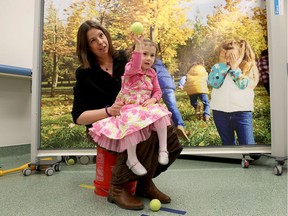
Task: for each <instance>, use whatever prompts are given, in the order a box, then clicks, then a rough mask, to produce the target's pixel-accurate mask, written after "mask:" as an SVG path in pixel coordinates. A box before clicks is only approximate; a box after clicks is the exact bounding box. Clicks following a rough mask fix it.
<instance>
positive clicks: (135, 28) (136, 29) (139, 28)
mask: <svg viewBox="0 0 288 216" xmlns="http://www.w3.org/2000/svg"><path fill="white" fill-rule="evenodd" d="M130 30H131V32H132V33H134V34H142V33H143V31H144V27H143V25H142V23H140V22H134V23H133V24H132V25H131V27H130Z"/></svg>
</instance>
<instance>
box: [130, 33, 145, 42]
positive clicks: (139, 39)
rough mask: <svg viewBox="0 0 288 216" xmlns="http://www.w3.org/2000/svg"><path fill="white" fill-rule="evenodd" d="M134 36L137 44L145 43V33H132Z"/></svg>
mask: <svg viewBox="0 0 288 216" xmlns="http://www.w3.org/2000/svg"><path fill="white" fill-rule="evenodd" d="M132 38H133V40H134V42H135V44H142V43H143V39H144V35H143V34H140V35H139V34H137V35H136V34H132Z"/></svg>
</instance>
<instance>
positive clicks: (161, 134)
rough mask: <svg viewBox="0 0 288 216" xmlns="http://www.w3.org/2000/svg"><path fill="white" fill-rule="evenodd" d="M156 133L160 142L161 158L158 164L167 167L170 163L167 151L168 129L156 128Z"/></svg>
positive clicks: (159, 157)
mask: <svg viewBox="0 0 288 216" xmlns="http://www.w3.org/2000/svg"><path fill="white" fill-rule="evenodd" d="M156 132H157V135H158V140H159V156H158V162H159V163H160V164H162V165H166V164H168V162H169V157H168V151H167V127H164V128H156Z"/></svg>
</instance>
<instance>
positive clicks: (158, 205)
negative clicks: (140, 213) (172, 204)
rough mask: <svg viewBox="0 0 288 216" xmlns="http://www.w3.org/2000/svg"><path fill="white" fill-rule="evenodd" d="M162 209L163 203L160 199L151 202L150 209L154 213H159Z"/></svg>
mask: <svg viewBox="0 0 288 216" xmlns="http://www.w3.org/2000/svg"><path fill="white" fill-rule="evenodd" d="M160 208H161V202H160V200H158V199H152V200H151V201H150V209H151V210H152V211H159V209H160Z"/></svg>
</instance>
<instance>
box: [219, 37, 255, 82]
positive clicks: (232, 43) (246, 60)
mask: <svg viewBox="0 0 288 216" xmlns="http://www.w3.org/2000/svg"><path fill="white" fill-rule="evenodd" d="M221 49H224V50H230V49H236V50H238V51H239V52H238V53H239V56H243V59H242V61H241V63H240V65H239V68H240V69H241V71H242V75H243V76H246V77H251V75H250V72H251V71H253V78H252V79H253V80H254V85H255V86H256V85H257V83H258V82H259V71H258V68H257V66H256V60H255V53H254V52H253V50H252V47H251V46H250V44H249V43H248V42H247V41H246V40H244V39H238V40H236V39H227V40H225V41H224V42H223V43H221V45H220V47H219V49H218V54H219V53H220V51H221ZM241 52H244V53H241ZM241 54H242V55H241Z"/></svg>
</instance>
